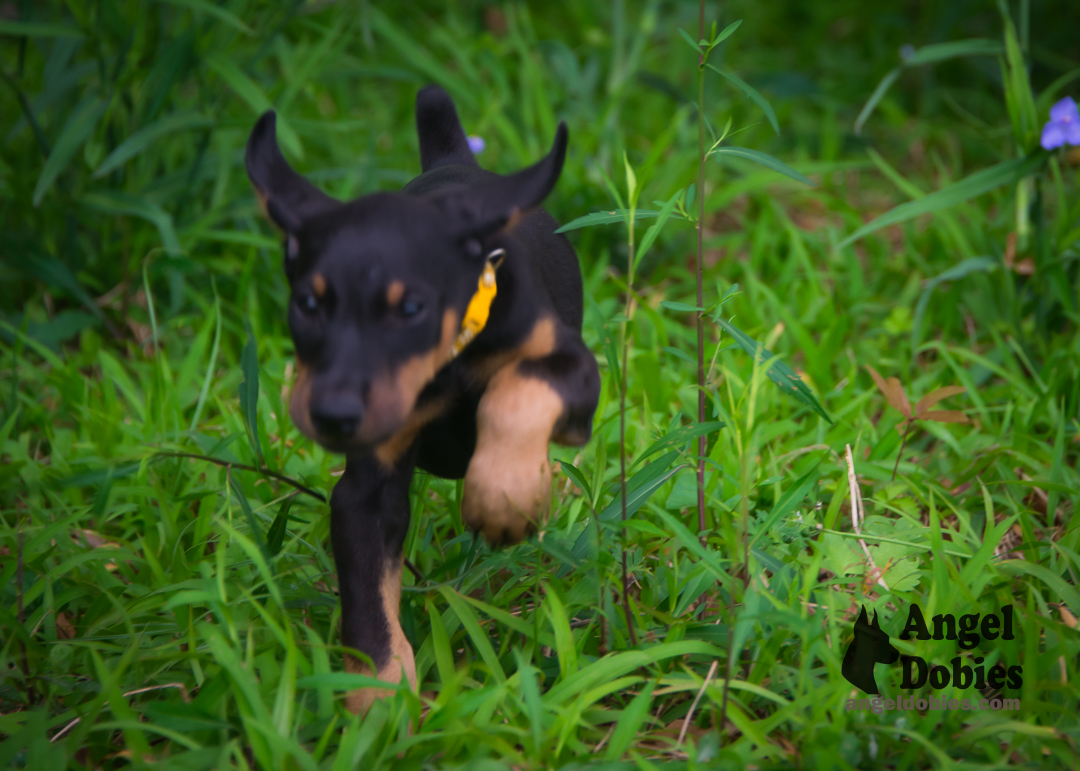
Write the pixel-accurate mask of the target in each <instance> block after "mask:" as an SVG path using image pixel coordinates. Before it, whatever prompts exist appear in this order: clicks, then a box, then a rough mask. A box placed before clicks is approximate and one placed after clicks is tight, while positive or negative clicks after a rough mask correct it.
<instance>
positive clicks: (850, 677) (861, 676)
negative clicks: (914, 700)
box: [840, 608, 900, 695]
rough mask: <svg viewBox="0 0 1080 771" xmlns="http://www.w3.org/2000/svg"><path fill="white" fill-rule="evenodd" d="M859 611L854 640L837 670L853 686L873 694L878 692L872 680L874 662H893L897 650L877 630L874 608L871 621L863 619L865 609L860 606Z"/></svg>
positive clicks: (895, 658)
mask: <svg viewBox="0 0 1080 771" xmlns="http://www.w3.org/2000/svg"><path fill="white" fill-rule="evenodd" d="M860 611H861V612H860V613H859V617H858V618H857V619H856V620H855V639H854V640H852V641H851V645H849V646H848V649H847V652H846V653H845V654H844V664H843V666H841V668H840V672H841V674H843V675H844V679H845V680H847V681H848V682H849V683H851V684H852V685H854V686H855V687H856V688H861V689H862V690H863V692H864V693H872V694H875V695H876V694H880V693H881V691H879V690H878V686H877V682H876V681H875V680H874V664H878V663H881V664H893V663H895V662H896V660H897V659H898V658H900V651H898V650H896V648H894V647H893V646H892V643H890V642H889V635H887V634H885V633H884V632H883V631H881V626H880V625H879V624H878V616H877V611H874V620H873V622H871V621H869V620H868V619H867V617H866V608H860Z"/></svg>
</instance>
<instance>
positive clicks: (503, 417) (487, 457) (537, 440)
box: [461, 365, 563, 544]
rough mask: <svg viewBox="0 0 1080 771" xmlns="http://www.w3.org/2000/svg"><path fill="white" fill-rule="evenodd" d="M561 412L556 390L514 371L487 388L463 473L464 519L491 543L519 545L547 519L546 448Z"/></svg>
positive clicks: (500, 374) (512, 368) (548, 469)
mask: <svg viewBox="0 0 1080 771" xmlns="http://www.w3.org/2000/svg"><path fill="white" fill-rule="evenodd" d="M562 411H563V403H562V399H561V398H559V395H558V394H557V393H556V392H555V391H554V389H552V388H551V386H550V385H548V384H547V383H546V382H544V381H543V380H539V379H537V378H531V377H522V376H520V375H519V374H518V373H517V367H516V365H511V366H508V367H506V368H504V369H502V370H500V371H499V372H498V373H497V374H496V375H495V376H494V377H493V378H492V379H491V381H490V382H489V383H488V387H487V390H486V391H485V392H484V396H483V398H482V399H481V400H480V405H479V406H478V407H477V410H476V449H475V450H474V451H473V456H472V459H471V460H470V461H469V468H468V470H467V471H466V472H465V487H464V491H463V494H462V501H461V517H462V519H463V520H464V521H465V524H466V525H468V526H469V527H470V528H472V529H473V530H479V531H481V532H483V534H484V537H485V538H486V539H487V540H488V541H489V542H490V543H493V544H504V543H515V542H517V541H520V540H522V539H523V538H524V537H525V536H526V535H528V534H529V533H531V532H534V531H535V530H536V529H537V528H538V527H540V526H541V525H543V523H544V520H545V519H546V518H547V513H548V505H549V503H550V501H551V463H550V462H549V461H548V442H550V441H551V431H552V428H553V427H554V425H555V423H556V421H557V420H558V418H559V416H560V415H561V414H562Z"/></svg>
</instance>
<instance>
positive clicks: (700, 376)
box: [697, 0, 706, 543]
mask: <svg viewBox="0 0 1080 771" xmlns="http://www.w3.org/2000/svg"><path fill="white" fill-rule="evenodd" d="M704 37H705V0H700V3H699V5H698V40H701V39H703V38H704ZM697 107H698V110H697V126H698V129H697V131H698V179H697V200H698V220H697V307H698V308H704V307H705V299H704V298H705V295H704V291H703V289H702V283H703V278H702V261H703V258H704V255H705V249H704V231H705V159H706V155H705V52H704V51H702V52H701V54H700V55H699V56H698V104H697ZM697 386H698V423H704V422H705V314H704V312H703V311H700V310H699V311H698V312H697ZM705 447H706V441H705V435H704V434H702V435H701V436H699V437H698V441H697V449H698V451H697V455H698V460H697V510H698V532H699V533H704V532H705ZM701 539H702V543H704V542H705V536H704V535H702V536H701Z"/></svg>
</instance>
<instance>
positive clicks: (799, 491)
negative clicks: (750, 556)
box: [750, 461, 821, 546]
mask: <svg viewBox="0 0 1080 771" xmlns="http://www.w3.org/2000/svg"><path fill="white" fill-rule="evenodd" d="M820 465H821V461H818V462H817V463H815V464H814V467H813V468H811V469H810V470H809V471H807V472H806V473H805V474H803V476H801V477H800V478H799V481H797V482H796V483H795V484H794V485H792V486H791V487H790V488H788V489H787V491H786V492H785V493H784V494H783V495H781V496H780V500H778V501H777V502H776V505H774V506H773V509H772V511H770V512H769V515H768V516H767V517H766V518H765V520H764V521H763V522H762V523H761V527H760V528H758V531H757V534H756V535H755V536H754V537H753V538H752V539H751V541H750V546H753V545H754V544H755V543H757V540H758V539H759V538H760V537H761V536H762V535H763V534H764V533H768V532H769V531H771V530H772V529H773V528H774V527H775V526H776V523H777V522H779V521H780V520H781V519H783V518H784V517H786V516H787V515H788V514H789V513H790V512H791V510H792V509H794V508H795V506H797V505H798V504H799V503H800V502H802V499H803V498H805V497H806V496H807V494H808V493H809V492H810V490H811V488H813V486H814V485H815V484H817V477H818V474H817V470H818V466H820Z"/></svg>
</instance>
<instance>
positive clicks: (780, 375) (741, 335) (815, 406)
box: [716, 316, 833, 423]
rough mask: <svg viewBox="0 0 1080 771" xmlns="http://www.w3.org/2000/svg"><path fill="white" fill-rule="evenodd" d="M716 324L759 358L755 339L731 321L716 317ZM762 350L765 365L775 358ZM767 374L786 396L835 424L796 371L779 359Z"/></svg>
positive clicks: (769, 367) (769, 366)
mask: <svg viewBox="0 0 1080 771" xmlns="http://www.w3.org/2000/svg"><path fill="white" fill-rule="evenodd" d="M716 323H717V324H719V325H720V327H722V328H723V330H724V331H725V332H727V333H728V334H729V335H731V336H732V338H734V340H735V342H736V343H738V345H739V347H740V348H742V349H743V350H744V351H746V352H747V353H748V354H750V355H751V356H757V354H758V350H759V348H758V343H757V342H756V341H755V340H754V338H752V337H750V336H749V335H747V334H746V333H745V332H743V331H742V330H741V329H739V328H738V327H736V326H735V325H734V324H732V323H731V322H730V321H727V320H725V319H722V318H720V317H719V316H718V317H716ZM760 350H761V357H762V358H761V361H762V363H763V364H764V363H765V362H768V361H769V360H770V359H772V358H774V356H773V354H772V352H770V351H766V350H765V349H764V348H761V349H760ZM766 374H767V375H768V376H769V380H771V381H773V382H774V383H776V385H778V386H779V387H780V390H781V391H783V392H784V393H785V394H788V395H789V396H793V397H795V398H796V399H798V400H799V401H800V402H802V403H803V404H805V405H806V406H808V407H809V408H810V409H812V410H813V411H814V412H816V413H817V414H818V415H820V416H821V417H823V418H825V420H827V421H829V422H830V423H832V422H833V419H832V418H830V417H829V414H828V413H827V412H825V410H824V408H822V406H821V404H820V403H819V402H818V400H817V399H816V398H815V397H814V394H813V392H812V391H811V390H810V389H809V388H807V387H806V383H804V382H803V381H802V378H800V377H799V376H798V375H796V374H795V371H794V370H792V369H791V367H789V366H788V365H787V364H785V363H784V362H782V361H780V360H779V359H777V360H776V361H774V362H773V363H772V364H769V365H768V369H767V370H766Z"/></svg>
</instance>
